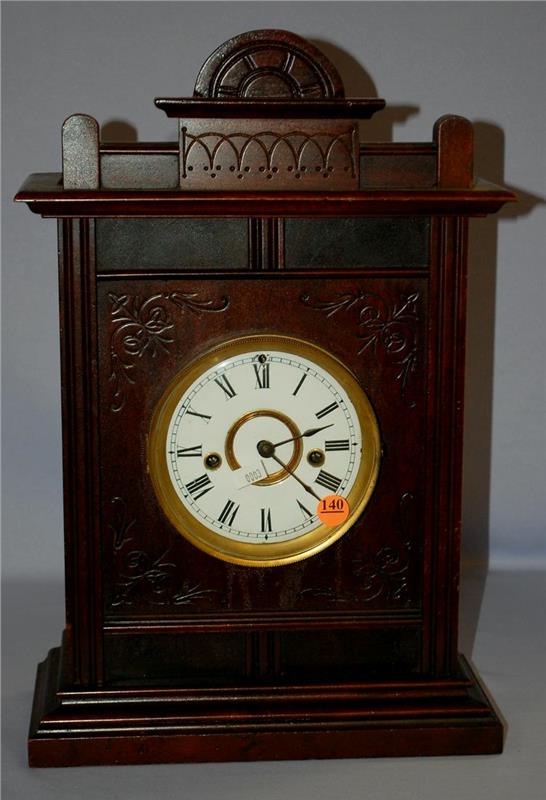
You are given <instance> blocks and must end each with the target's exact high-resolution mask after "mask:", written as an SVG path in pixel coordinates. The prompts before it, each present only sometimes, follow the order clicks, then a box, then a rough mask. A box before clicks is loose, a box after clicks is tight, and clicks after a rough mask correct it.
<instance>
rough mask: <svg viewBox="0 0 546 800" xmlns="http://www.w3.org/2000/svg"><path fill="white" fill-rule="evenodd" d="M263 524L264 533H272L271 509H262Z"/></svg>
mask: <svg viewBox="0 0 546 800" xmlns="http://www.w3.org/2000/svg"><path fill="white" fill-rule="evenodd" d="M261 524H262V533H265V532H266V531H267V532H270V531H271V530H272V528H271V509H270V508H267V509H265V508H262V509H261Z"/></svg>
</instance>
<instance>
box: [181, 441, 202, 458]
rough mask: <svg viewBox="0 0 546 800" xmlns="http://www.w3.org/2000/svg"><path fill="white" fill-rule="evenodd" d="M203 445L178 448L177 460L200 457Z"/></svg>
mask: <svg viewBox="0 0 546 800" xmlns="http://www.w3.org/2000/svg"><path fill="white" fill-rule="evenodd" d="M202 455H203V445H202V444H196V445H195V447H179V448H178V449H177V451H176V456H177V458H184V457H187V456H202Z"/></svg>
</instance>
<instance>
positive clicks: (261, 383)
mask: <svg viewBox="0 0 546 800" xmlns="http://www.w3.org/2000/svg"><path fill="white" fill-rule="evenodd" d="M252 366H253V367H254V372H255V374H256V387H255V388H256V389H269V364H253V365H252Z"/></svg>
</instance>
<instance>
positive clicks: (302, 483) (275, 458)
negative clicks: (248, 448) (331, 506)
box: [270, 453, 322, 500]
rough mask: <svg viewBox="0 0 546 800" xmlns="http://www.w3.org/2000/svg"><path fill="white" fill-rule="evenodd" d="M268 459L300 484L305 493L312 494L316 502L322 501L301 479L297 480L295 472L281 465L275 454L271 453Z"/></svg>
mask: <svg viewBox="0 0 546 800" xmlns="http://www.w3.org/2000/svg"><path fill="white" fill-rule="evenodd" d="M270 457H271V458H272V459H273V460H274V461H276V462H277V464H279V465H280V466H281V467H282V468H283V469H284V470H286V472H288V474H289V475H292V477H293V478H295V479H296V480H297V482H298V483H299V484H301V486H303V488H304V489H305V491H306V492H308V493H309V494H312V495H313V497H316V498H317V500H322V498H321V497H319V496H318V494H317V493H316V492H314V491H313V489H312V488H311V487H310V486H309V485H308V484H307V483H304V482H303V481H302V479H301V478H299V477H298V476H297V475H296V473H295V472H292V470H291V469H290V467H288V466H287V465H286V464H283V462H282V461H281V460H280V458H277V456H276V455H275V453H272V454H271V456H270Z"/></svg>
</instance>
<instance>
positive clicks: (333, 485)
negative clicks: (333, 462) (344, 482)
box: [315, 469, 341, 494]
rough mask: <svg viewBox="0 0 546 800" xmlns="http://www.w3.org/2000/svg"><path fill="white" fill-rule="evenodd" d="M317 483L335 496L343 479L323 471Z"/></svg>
mask: <svg viewBox="0 0 546 800" xmlns="http://www.w3.org/2000/svg"><path fill="white" fill-rule="evenodd" d="M315 483H318V484H319V485H320V486H324V488H325V489H329V490H330V491H331V492H333V493H334V494H335V493H336V492H337V490H338V489H339V486H340V484H341V478H336V476H335V475H331V474H330V473H329V472H326V471H325V470H323V469H321V471H320V472H319V474H318V475H317V477H316V478H315Z"/></svg>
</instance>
